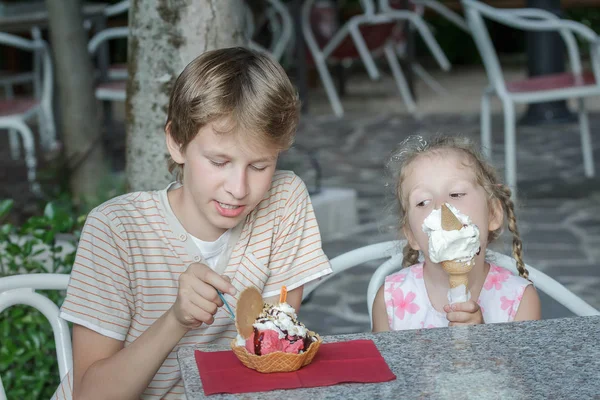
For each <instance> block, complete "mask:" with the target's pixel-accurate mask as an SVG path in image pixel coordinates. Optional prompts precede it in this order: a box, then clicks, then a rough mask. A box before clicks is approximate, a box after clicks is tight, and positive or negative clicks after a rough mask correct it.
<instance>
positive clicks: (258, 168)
mask: <svg viewBox="0 0 600 400" xmlns="http://www.w3.org/2000/svg"><path fill="white" fill-rule="evenodd" d="M250 167H252V169H253V170H255V171H264V170H265V169H267V166H266V165H264V166H263V165H250Z"/></svg>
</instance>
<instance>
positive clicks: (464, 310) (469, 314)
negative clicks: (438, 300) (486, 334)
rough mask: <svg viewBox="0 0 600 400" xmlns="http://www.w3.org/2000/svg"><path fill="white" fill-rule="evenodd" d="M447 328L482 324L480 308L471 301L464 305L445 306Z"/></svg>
mask: <svg viewBox="0 0 600 400" xmlns="http://www.w3.org/2000/svg"><path fill="white" fill-rule="evenodd" d="M444 311H446V313H447V314H446V318H448V321H449V322H450V323H449V324H448V325H449V326H460V325H476V324H484V323H485V322H484V321H483V314H482V313H481V307H479V304H477V303H475V302H474V301H473V300H469V301H465V302H464V303H454V304H452V305H450V304H446V305H445V306H444Z"/></svg>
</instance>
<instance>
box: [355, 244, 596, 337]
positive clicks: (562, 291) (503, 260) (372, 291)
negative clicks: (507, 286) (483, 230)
mask: <svg viewBox="0 0 600 400" xmlns="http://www.w3.org/2000/svg"><path fill="white" fill-rule="evenodd" d="M387 243H389V242H387ZM401 245H402V246H403V244H400V243H399V244H397V245H396V248H398V246H401ZM358 250H361V249H358ZM358 250H354V251H358ZM402 259H403V257H402V253H396V254H395V255H393V256H392V257H391V258H390V259H389V260H388V261H386V262H385V263H383V264H382V265H381V266H380V267H379V268H377V270H376V271H375V273H374V274H373V276H372V277H371V280H370V281H369V287H368V289H367V306H368V307H369V319H370V320H371V328H373V302H374V301H375V296H376V295H377V291H378V290H379V288H380V287H381V285H383V282H384V281H385V277H386V276H388V275H390V274H391V273H394V272H396V271H398V270H399V269H400V268H402ZM486 259H487V260H490V261H492V262H493V263H494V264H496V265H498V266H500V267H503V268H506V269H508V270H510V271H511V272H512V273H513V274H515V275H518V274H519V272H518V270H517V264H516V261H515V260H514V258H512V257H509V256H507V255H504V254H501V253H497V252H495V251H492V250H487V252H486ZM525 268H527V270H528V271H529V279H531V281H532V282H533V284H534V285H535V287H536V288H537V289H539V290H541V291H543V292H544V293H546V294H547V295H548V296H550V297H551V298H553V299H554V300H556V301H557V302H559V303H560V304H562V305H563V306H564V307H565V308H567V309H568V310H569V311H571V312H572V313H574V314H575V315H578V316H588V315H600V312H599V311H598V310H596V309H595V308H594V307H592V306H590V305H589V304H588V303H586V302H585V301H583V300H582V299H581V298H579V297H578V296H577V295H575V294H574V293H573V292H571V291H570V290H569V289H567V288H566V287H564V286H563V285H561V284H560V283H558V282H557V281H556V280H554V279H553V278H551V277H549V276H548V275H546V274H544V273H543V272H541V271H538V270H537V269H535V268H534V267H532V266H531V265H527V264H526V265H525Z"/></svg>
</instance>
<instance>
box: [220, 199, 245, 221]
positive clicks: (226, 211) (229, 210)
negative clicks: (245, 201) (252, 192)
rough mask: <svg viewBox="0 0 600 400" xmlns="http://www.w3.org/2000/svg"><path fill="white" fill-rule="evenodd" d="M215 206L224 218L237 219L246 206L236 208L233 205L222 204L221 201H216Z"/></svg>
mask: <svg viewBox="0 0 600 400" xmlns="http://www.w3.org/2000/svg"><path fill="white" fill-rule="evenodd" d="M215 205H216V208H217V212H218V213H219V214H220V215H221V216H223V217H229V218H235V217H237V216H239V215H240V214H241V213H242V212H243V211H244V209H245V208H246V207H245V206H243V205H242V206H236V205H233V204H227V203H221V202H220V201H216V200H215Z"/></svg>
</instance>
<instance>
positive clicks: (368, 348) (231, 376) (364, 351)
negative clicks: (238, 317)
mask: <svg viewBox="0 0 600 400" xmlns="http://www.w3.org/2000/svg"><path fill="white" fill-rule="evenodd" d="M195 356H196V364H197V365H198V371H199V372H200V379H201V380H202V388H203V389H204V394H206V395H211V394H216V393H249V392H265V391H268V390H276V389H294V388H301V387H316V386H331V385H335V384H338V383H345V382H361V383H373V382H387V381H391V380H394V379H396V375H394V374H393V373H392V371H391V370H390V368H389V367H388V365H387V363H386V362H385V360H384V359H383V357H382V356H381V353H379V350H378V349H377V347H376V346H375V343H373V341H372V340H352V341H349V342H338V343H324V344H322V345H321V347H320V348H319V352H318V353H317V355H316V356H315V358H314V359H313V362H312V363H310V364H309V365H307V366H306V367H303V368H300V369H299V370H298V371H294V372H277V373H272V374H263V373H260V372H257V371H255V370H253V369H250V368H246V367H245V366H244V365H243V364H242V363H241V362H240V360H238V359H237V357H236V356H235V354H233V352H232V351H217V352H206V351H200V350H196V352H195Z"/></svg>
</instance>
